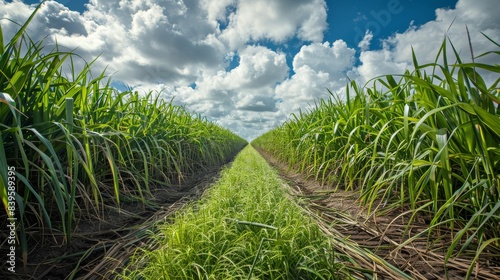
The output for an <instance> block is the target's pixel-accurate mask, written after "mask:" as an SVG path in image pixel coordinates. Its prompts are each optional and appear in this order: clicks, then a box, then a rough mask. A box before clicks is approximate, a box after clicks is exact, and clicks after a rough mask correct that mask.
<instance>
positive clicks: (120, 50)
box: [0, 0, 500, 140]
mask: <svg viewBox="0 0 500 280" xmlns="http://www.w3.org/2000/svg"><path fill="white" fill-rule="evenodd" d="M34 8H35V7H34V6H29V5H26V4H24V3H22V2H21V1H18V0H14V1H12V2H6V1H4V0H0V18H8V19H11V20H13V21H15V22H18V23H23V22H24V21H25V20H26V19H27V18H28V16H29V15H30V14H31V12H32V11H33V10H34ZM329 8H330V9H333V8H335V7H327V5H326V2H325V1H324V0H307V1H304V0H292V1H291V0H276V1H265V0H255V1H243V0H220V1H210V0H190V1H175V0H90V1H89V3H88V4H87V5H86V10H85V11H84V12H82V13H79V12H76V11H71V10H69V9H68V8H66V7H65V6H64V5H63V4H60V3H58V2H55V1H47V2H45V4H44V5H43V6H42V8H41V9H40V11H39V12H38V14H37V15H36V17H35V19H34V21H33V22H32V23H31V25H30V26H29V34H30V36H31V37H32V39H33V40H35V41H38V40H41V39H44V43H45V45H46V46H47V48H49V49H50V48H53V47H54V46H55V43H56V42H57V44H58V45H59V47H60V48H61V49H65V50H74V51H75V52H76V53H78V54H79V55H81V56H82V57H83V58H84V59H85V60H87V61H92V60H93V59H94V58H96V57H98V56H99V59H98V60H97V61H96V62H95V64H94V68H95V70H96V71H102V70H103V69H105V68H106V67H107V73H108V74H110V75H112V76H113V80H115V81H119V82H123V83H125V84H127V85H129V86H131V87H133V88H134V89H135V90H139V91H150V90H155V91H158V92H159V93H160V94H161V95H162V96H163V97H164V98H167V99H169V100H170V99H172V98H174V99H173V100H174V102H175V103H177V104H181V105H183V106H185V107H186V108H187V109H188V110H190V111H192V112H193V113H198V114H201V115H203V116H206V117H207V118H209V119H210V120H213V121H216V122H218V123H219V124H221V125H223V126H225V127H227V128H229V129H232V130H233V131H235V132H236V133H238V134H240V135H241V136H243V137H245V138H247V139H248V140H251V139H253V138H254V137H256V136H258V135H260V134H262V133H264V132H265V131H267V130H269V129H271V128H273V127H275V126H277V125H279V124H281V123H282V122H283V121H284V120H285V119H286V118H287V117H288V116H289V115H290V113H294V112H297V111H298V110H299V109H302V110H305V109H306V108H310V106H312V105H314V103H315V101H317V100H318V98H329V97H330V96H329V93H328V91H327V89H329V90H331V91H332V92H333V93H334V94H338V95H339V96H342V95H343V94H344V92H345V90H344V86H345V85H346V83H347V81H348V79H351V80H356V81H358V82H360V83H361V84H364V83H365V82H366V81H368V80H369V79H371V78H373V77H375V76H378V75H383V74H388V73H401V72H402V71H404V70H405V69H409V70H411V69H412V61H411V50H412V48H413V49H414V51H415V53H416V54H417V57H418V59H419V62H420V63H427V62H432V61H433V60H434V59H435V55H436V53H437V50H438V47H439V46H440V45H441V43H442V41H443V40H444V39H445V38H449V39H450V40H451V41H452V42H453V44H454V45H455V48H456V49H457V50H459V51H460V52H461V54H462V58H464V59H467V58H469V57H470V55H469V44H468V39H467V34H466V31H465V26H467V27H468V29H469V31H470V36H471V40H472V44H473V47H474V53H475V54H476V55H478V54H480V53H482V52H485V51H487V50H491V49H492V47H493V46H494V45H492V43H491V42H489V41H488V40H487V39H486V38H485V37H484V36H483V35H482V34H481V32H483V33H485V34H486V35H488V36H489V37H490V38H492V39H493V40H496V41H497V42H500V17H499V16H498V15H499V14H500V5H497V0H483V1H479V2H478V1H474V0H459V1H458V3H457V5H456V7H454V8H452V9H437V10H436V18H435V20H432V21H429V22H427V23H425V24H423V25H420V26H415V25H413V24H411V23H408V27H407V29H406V30H405V31H404V32H400V33H395V34H393V35H392V36H390V37H388V38H385V39H383V40H382V41H381V42H373V32H376V30H368V31H367V32H366V33H365V35H364V37H363V38H361V37H362V35H361V36H360V42H359V45H358V49H353V48H349V47H348V46H347V44H346V42H345V41H343V40H337V41H334V42H328V41H325V39H324V34H325V32H326V31H327V30H328V28H335V27H329V26H328V24H327V12H328V9H329ZM1 24H2V28H3V33H4V38H5V41H8V39H9V38H10V37H12V36H13V34H14V33H15V32H16V30H17V29H18V25H16V24H13V23H12V22H10V21H7V20H1ZM446 36H447V37H446ZM289 44H295V45H297V44H300V45H301V47H300V48H298V49H299V50H298V52H297V53H285V51H283V50H284V49H285V50H286V49H287V47H286V46H287V45H289ZM373 46H381V47H377V48H373ZM482 59H483V60H487V59H490V58H482ZM287 60H288V61H287ZM492 62H493V63H500V61H488V63H492Z"/></svg>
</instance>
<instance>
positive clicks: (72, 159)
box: [0, 11, 247, 255]
mask: <svg viewBox="0 0 500 280" xmlns="http://www.w3.org/2000/svg"><path fill="white" fill-rule="evenodd" d="M35 13H36V11H35ZM35 13H33V15H32V16H31V17H30V18H29V19H28V21H27V22H26V23H25V24H24V25H23V26H22V27H21V28H20V30H19V31H18V33H17V34H16V35H15V36H14V37H13V38H12V39H11V41H10V42H8V43H7V44H5V45H4V43H3V41H0V102H1V103H0V175H1V180H0V198H1V201H2V205H4V206H5V209H6V210H7V209H8V196H7V188H8V185H9V181H8V177H12V176H8V170H9V169H8V168H9V167H13V168H15V178H16V179H15V184H16V186H15V187H16V195H15V199H16V203H17V206H16V213H15V214H16V217H17V218H18V222H19V224H18V230H19V232H20V238H21V241H22V243H21V244H22V246H23V253H24V254H25V255H26V252H27V245H26V244H27V242H26V231H27V229H28V228H30V227H33V226H35V227H37V228H40V227H42V228H43V227H54V228H57V229H58V230H60V231H62V232H63V233H64V234H65V236H66V242H69V241H70V240H69V239H70V237H71V232H72V230H73V225H74V221H75V219H77V218H78V217H79V216H80V215H81V214H82V213H94V214H97V215H99V213H101V212H102V209H103V208H104V206H105V205H107V206H111V207H120V203H123V201H124V200H127V201H139V202H145V201H146V200H148V198H150V195H151V193H152V191H153V189H154V188H165V187H169V186H171V185H172V184H173V183H175V184H179V183H180V182H182V179H183V178H184V177H185V176H188V175H191V174H193V173H194V172H200V171H202V170H203V169H204V168H209V167H212V166H215V165H220V164H222V163H224V162H226V161H227V160H228V159H229V158H231V157H232V156H234V155H235V154H236V153H237V152H238V151H239V150H241V149H242V148H243V147H244V146H245V145H246V144H247V142H246V141H245V140H244V139H242V138H240V137H239V136H236V135H235V134H233V133H232V132H230V131H228V130H226V129H223V128H221V127H220V126H218V125H216V124H214V123H212V122H209V121H207V120H205V119H203V118H201V117H198V116H193V115H192V114H190V113H188V112H187V111H186V110H184V108H182V107H179V106H175V105H173V104H172V103H171V102H167V101H165V100H163V99H161V98H160V97H159V95H155V94H154V93H152V92H150V93H148V94H140V93H138V92H132V91H124V92H119V91H117V90H116V89H114V88H113V87H111V86H110V82H109V81H108V82H106V81H105V76H104V73H103V74H100V75H99V76H98V77H93V76H92V73H91V64H92V63H90V64H88V65H86V66H85V67H84V68H83V70H81V71H79V72H77V71H76V67H75V61H74V59H78V57H77V56H76V55H74V54H72V53H67V52H60V51H58V50H57V48H55V49H54V50H51V51H49V52H48V53H44V51H45V49H43V48H42V42H38V43H35V42H33V41H31V40H30V39H29V38H28V37H27V36H26V34H25V30H26V27H27V25H28V23H29V22H30V21H31V19H32V18H33V16H34V15H35ZM2 37H3V36H2V33H1V27H0V39H1V38H2ZM63 66H64V69H68V68H67V67H68V66H69V69H70V70H69V71H64V72H63ZM68 73H69V74H68ZM9 214H11V213H10V212H9V211H5V212H3V214H2V215H1V216H2V217H4V218H5V219H4V220H5V221H6V220H7V219H6V218H7V216H8V215H9Z"/></svg>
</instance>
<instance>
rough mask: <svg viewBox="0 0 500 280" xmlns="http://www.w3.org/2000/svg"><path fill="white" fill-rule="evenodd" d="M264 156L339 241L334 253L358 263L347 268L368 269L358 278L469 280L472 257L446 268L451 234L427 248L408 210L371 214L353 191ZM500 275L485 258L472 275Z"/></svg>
mask: <svg viewBox="0 0 500 280" xmlns="http://www.w3.org/2000/svg"><path fill="white" fill-rule="evenodd" d="M259 152H260V153H261V154H262V156H263V157H264V158H265V159H266V160H267V161H268V162H269V163H270V164H271V165H272V166H274V167H275V168H277V169H278V170H279V172H280V175H281V176H282V177H283V178H285V180H286V181H287V182H288V183H289V184H290V186H291V187H292V190H293V195H295V196H296V197H298V198H299V201H302V203H300V204H301V206H302V207H303V208H304V209H305V211H307V212H308V214H309V215H311V216H313V217H314V218H315V220H316V221H317V222H318V224H319V226H320V227H321V229H322V230H323V231H324V232H325V233H326V234H328V235H330V236H332V237H333V238H334V239H335V240H338V241H339V242H335V244H337V245H336V248H335V250H336V251H338V252H341V254H344V255H346V256H349V258H351V259H354V260H355V262H356V263H355V264H352V263H349V264H347V265H348V266H351V267H357V268H361V269H366V270H367V272H366V274H365V275H363V273H361V272H357V273H356V274H358V276H360V277H362V278H371V277H373V279H378V278H382V279H464V278H465V276H466V274H467V269H468V267H469V265H470V263H471V261H470V259H462V258H454V259H451V260H449V261H448V263H447V265H446V267H445V265H444V259H445V254H446V252H444V251H443V250H442V248H448V246H447V245H448V244H449V242H450V240H449V238H448V237H449V236H450V232H449V230H447V229H442V230H440V231H433V233H432V237H431V238H430V240H433V244H430V247H429V249H428V247H427V233H426V232H425V229H427V228H428V224H426V220H425V219H422V218H421V219H418V220H416V221H414V222H413V225H412V227H411V228H410V229H409V230H406V225H407V223H408V220H409V218H410V215H411V214H409V212H407V213H405V212H403V211H401V210H397V211H396V210H393V211H390V212H386V213H383V214H382V215H374V214H371V215H368V214H367V211H366V209H365V208H364V207H361V206H360V204H359V202H358V201H357V198H358V195H357V194H355V193H354V192H349V191H342V190H337V191H333V190H332V189H331V188H330V189H329V188H327V187H323V186H321V185H320V184H319V183H317V182H315V181H311V180H307V179H306V178H305V177H304V176H303V175H301V174H299V173H295V172H291V171H289V170H288V167H287V165H286V164H284V163H280V162H278V161H276V160H275V159H274V158H273V157H271V156H270V155H269V154H266V153H265V152H263V151H261V150H259ZM380 211H381V209H380ZM380 211H372V212H376V213H381V212H380ZM419 233H422V234H421V236H418V234H419ZM370 271H373V272H370ZM499 275H500V262H499V260H496V261H495V262H494V261H492V260H489V259H484V258H483V259H480V260H479V261H478V262H477V265H476V266H475V268H474V270H473V272H472V278H474V279H497V277H498V276H499ZM377 277H378V278H377Z"/></svg>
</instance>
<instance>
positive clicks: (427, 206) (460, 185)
mask: <svg viewBox="0 0 500 280" xmlns="http://www.w3.org/2000/svg"><path fill="white" fill-rule="evenodd" d="M486 38H487V39H489V38H488V37H486ZM490 41H491V40H490ZM491 42H492V44H493V46H494V47H495V48H497V50H498V47H499V45H498V44H496V43H495V42H493V41H491ZM450 46H451V47H452V50H453V54H454V56H455V58H454V59H455V62H454V63H448V53H449V52H450V51H449V50H448V51H447V48H449V47H450ZM496 55H500V52H499V51H491V52H488V53H485V54H482V55H480V56H478V57H489V56H496ZM476 59H477V58H476ZM438 60H441V62H440V63H438ZM413 64H414V66H415V70H414V71H413V72H409V71H407V72H406V73H404V74H402V75H388V76H384V77H379V78H376V79H374V80H372V81H371V82H372V86H370V87H368V86H367V87H360V86H358V85H357V84H356V83H354V82H352V83H350V84H349V85H348V87H347V92H346V98H345V99H342V98H338V97H336V96H335V95H333V94H332V98H331V99H330V100H321V101H319V104H318V105H317V106H316V108H314V109H313V110H311V111H309V112H306V113H304V112H302V113H300V114H299V115H294V116H293V117H292V118H291V119H290V120H288V121H287V122H286V123H284V124H283V125H282V126H280V127H277V128H276V129H274V130H272V131H270V132H268V133H266V134H264V135H262V136H261V137H259V138H258V139H256V140H254V141H253V142H252V144H253V145H255V146H258V147H260V148H263V149H264V150H266V151H268V152H270V153H272V154H273V155H274V156H276V157H278V158H279V159H280V160H283V161H287V162H289V163H290V167H293V168H297V169H299V170H300V171H302V172H306V173H307V174H309V175H310V176H313V177H314V178H315V179H317V180H321V181H322V182H324V183H325V184H327V185H332V186H339V187H341V188H344V189H352V190H357V191H359V194H360V197H361V200H362V201H363V202H364V203H366V205H367V206H368V207H369V208H372V209H373V206H374V203H375V201H383V202H384V203H385V204H386V207H409V208H410V209H413V210H414V212H415V213H417V212H419V214H422V215H424V216H426V217H429V219H430V220H429V231H430V230H432V229H433V228H435V227H438V226H447V227H448V228H450V229H451V230H452V232H453V233H452V237H453V243H452V245H451V247H450V248H443V249H445V250H448V254H447V257H450V256H452V255H454V254H455V253H456V251H455V250H456V249H459V250H458V251H459V252H461V253H465V252H467V253H472V257H477V256H479V254H480V253H481V252H486V251H488V253H487V254H488V255H490V256H497V257H498V256H499V255H500V248H499V247H500V106H499V104H500V97H499V90H498V83H499V81H500V78H497V79H496V80H494V81H493V82H492V83H491V84H486V82H485V81H484V79H483V78H482V75H489V76H490V77H491V76H493V77H495V76H496V77H498V73H500V66H499V65H488V64H481V63H477V62H475V63H463V62H462V59H461V58H460V56H459V55H458V53H457V51H456V50H455V48H453V45H452V44H451V43H449V44H447V42H446V41H444V42H443V44H442V45H441V48H440V50H439V52H438V55H437V57H436V62H435V63H432V64H426V65H419V63H418V61H417V59H416V58H415V54H413ZM492 74H493V75H492ZM415 215H416V214H415Z"/></svg>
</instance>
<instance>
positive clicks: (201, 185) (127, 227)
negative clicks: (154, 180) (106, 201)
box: [0, 157, 234, 280]
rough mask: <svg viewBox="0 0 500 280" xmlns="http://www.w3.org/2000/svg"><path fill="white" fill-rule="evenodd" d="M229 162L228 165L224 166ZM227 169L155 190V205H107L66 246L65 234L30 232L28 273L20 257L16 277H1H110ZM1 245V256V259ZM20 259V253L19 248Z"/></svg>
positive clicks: (83, 223) (79, 225) (78, 224)
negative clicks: (152, 233)
mask: <svg viewBox="0 0 500 280" xmlns="http://www.w3.org/2000/svg"><path fill="white" fill-rule="evenodd" d="M232 159H234V157H233V158H232ZM232 159H231V162H232ZM227 164H230V162H229V161H228V162H227V163H226V164H225V165H227ZM225 165H221V166H217V167H213V168H210V169H207V170H204V171H203V172H200V173H197V174H194V175H191V176H189V177H187V178H186V179H185V180H184V181H183V182H182V183H181V184H180V185H173V186H171V187H169V188H163V189H156V190H154V191H153V193H154V195H153V199H152V200H151V201H150V202H153V203H154V205H155V206H144V205H142V204H139V203H123V204H122V206H121V207H120V209H117V208H113V207H107V208H106V209H105V210H104V212H105V213H104V215H101V216H100V217H98V216H96V215H92V214H91V215H89V217H88V218H86V219H82V218H81V219H80V220H78V221H77V222H76V225H75V230H74V232H73V234H72V241H71V243H70V244H69V245H61V244H63V234H62V233H60V232H57V231H52V232H49V231H48V229H43V228H35V227H32V228H30V229H29V236H30V240H29V245H28V246H29V248H30V249H29V250H30V251H29V253H28V262H27V266H26V269H24V268H23V262H22V259H21V258H20V257H19V256H18V258H17V261H16V273H15V274H12V273H10V272H8V271H5V270H3V269H2V271H1V273H0V274H1V275H0V279H23V280H24V279H30V280H34V279H37V280H38V279H40V280H42V279H43V280H59V279H71V278H73V279H81V280H85V279H112V278H114V277H115V276H116V271H119V269H120V266H121V265H123V263H124V262H125V261H126V260H127V259H128V257H130V256H131V255H132V254H133V253H134V251H135V249H137V248H138V247H143V248H144V247H145V246H152V245H151V242H148V239H149V235H148V231H150V230H152V229H154V226H155V223H156V222H158V221H161V220H164V221H168V217H169V216H171V215H172V214H173V213H175V212H176V211H177V210H179V209H180V208H182V207H183V206H184V205H185V204H186V203H188V202H190V201H193V200H196V199H198V198H200V197H201V195H202V194H203V192H204V191H205V190H206V189H207V188H208V187H209V186H210V185H211V184H213V183H214V182H215V181H216V180H217V179H218V177H219V175H220V171H221V170H222V168H223V167H224V166H225ZM158 206H159V207H158ZM3 247H4V246H2V252H1V253H2V256H4V255H5V254H4V252H3V249H4V248H3ZM18 255H21V252H20V250H18ZM4 267H5V266H3V268H4ZM115 269H117V270H115Z"/></svg>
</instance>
